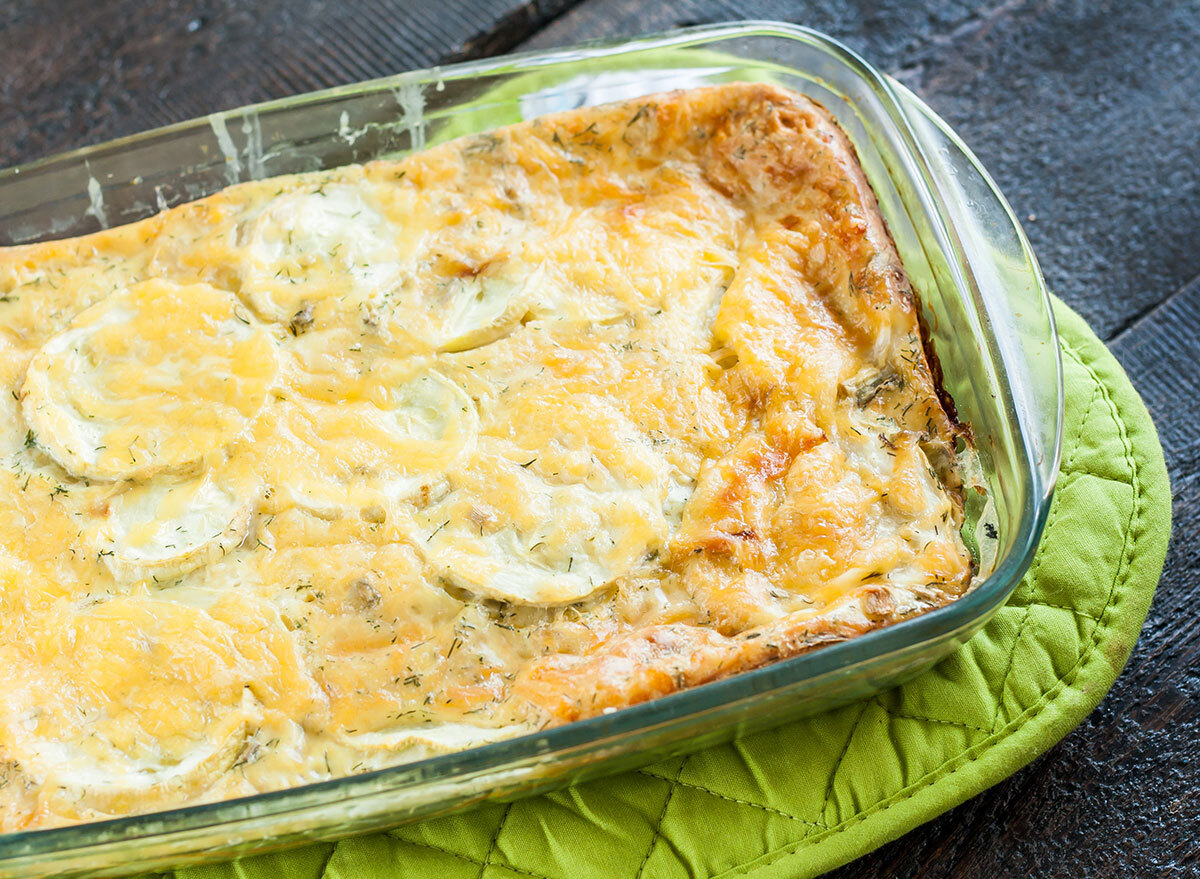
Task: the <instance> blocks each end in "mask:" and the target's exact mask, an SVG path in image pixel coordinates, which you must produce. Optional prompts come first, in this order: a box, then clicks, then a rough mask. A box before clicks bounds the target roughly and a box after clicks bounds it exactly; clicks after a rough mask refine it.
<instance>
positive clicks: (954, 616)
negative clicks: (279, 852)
mask: <svg viewBox="0 0 1200 879" xmlns="http://www.w3.org/2000/svg"><path fill="white" fill-rule="evenodd" d="M738 37H742V38H744V37H774V38H780V39H785V40H796V41H800V42H804V43H807V44H809V45H810V46H813V47H815V48H819V49H821V50H823V51H825V52H827V53H828V54H830V55H831V56H833V57H834V58H835V59H836V60H837V61H839V62H840V63H841V64H842V65H843V66H845V67H846V68H848V69H849V70H850V72H851V73H853V74H854V75H855V76H856V77H857V78H858V79H859V80H860V81H861V82H862V83H863V84H865V85H866V86H867V87H868V88H869V89H870V90H871V92H872V93H873V94H874V96H875V97H876V98H877V99H878V100H879V102H880V104H881V106H882V107H883V109H884V111H885V114H886V117H887V119H886V121H887V122H888V123H889V124H890V125H892V126H893V127H894V129H895V131H896V133H898V134H899V136H900V139H901V140H902V142H903V143H904V145H905V147H906V148H907V150H908V153H909V155H908V158H910V159H911V160H912V161H913V162H914V164H915V165H916V167H917V170H918V171H919V172H920V174H921V177H920V180H919V183H920V184H921V185H922V186H923V187H924V189H925V192H924V193H923V195H924V196H925V198H926V199H927V200H929V201H930V202H931V203H932V204H933V205H935V206H939V205H941V204H942V203H943V201H944V200H943V199H942V197H941V195H940V193H938V192H937V190H936V187H934V186H932V185H931V183H930V180H931V178H933V177H934V176H935V175H934V174H933V172H931V171H930V168H929V164H928V161H927V159H926V157H925V155H924V151H923V150H922V148H921V146H920V143H919V141H918V139H917V138H916V136H915V134H914V133H913V130H912V128H911V126H910V124H909V122H908V120H907V118H906V116H905V112H904V110H903V108H902V105H901V100H900V98H899V95H900V94H902V95H903V97H904V100H905V101H907V102H910V103H912V104H913V106H914V107H916V108H917V109H918V110H919V111H920V112H922V113H923V114H924V115H925V116H926V117H927V118H928V119H929V120H930V121H931V122H932V123H933V124H934V125H935V126H936V127H937V128H939V129H940V130H941V132H942V133H943V134H945V135H946V136H947V137H948V138H949V139H950V140H951V141H952V142H953V143H954V144H955V145H956V146H957V147H958V148H959V149H961V150H962V152H963V155H964V156H965V157H966V158H967V159H968V160H969V161H970V162H971V163H972V164H973V165H974V167H975V168H976V169H977V170H978V171H979V173H980V176H981V178H982V180H983V181H984V182H985V183H986V184H987V186H988V187H989V189H990V190H991V192H992V194H993V195H994V196H995V197H996V199H997V201H998V202H999V204H1000V205H1001V206H1002V207H1003V209H1004V210H1005V212H1006V213H1007V215H1008V217H1009V220H1010V221H1011V223H1012V225H1013V228H1014V229H1015V231H1016V234H1017V236H1018V238H1019V240H1020V243H1021V247H1022V251H1023V253H1024V255H1025V257H1026V258H1027V259H1028V261H1029V265H1030V266H1031V268H1032V269H1033V275H1034V279H1035V281H1036V284H1037V291H1036V292H1037V293H1038V294H1039V295H1040V298H1041V299H1042V301H1043V304H1044V306H1045V310H1046V315H1047V317H1048V321H1049V333H1050V337H1049V340H1050V341H1053V342H1055V351H1054V353H1055V359H1056V361H1057V372H1058V386H1059V395H1058V412H1057V430H1056V433H1055V438H1054V439H1055V441H1054V446H1053V448H1052V449H1048V450H1047V453H1048V454H1050V455H1051V456H1052V460H1050V461H1049V462H1048V465H1049V466H1048V469H1047V472H1048V473H1049V474H1050V476H1049V478H1048V479H1046V478H1043V476H1042V474H1041V473H1040V472H1039V470H1038V468H1037V466H1036V465H1034V464H1032V463H1031V457H1032V454H1033V452H1032V450H1031V448H1030V445H1029V438H1028V437H1027V436H1025V435H1024V434H1023V433H1022V434H1021V435H1020V439H1021V441H1022V443H1023V444H1024V446H1023V447H1024V451H1025V454H1026V458H1025V460H1026V466H1027V468H1028V472H1029V473H1030V474H1031V475H1032V477H1033V482H1032V486H1031V488H1032V491H1031V494H1030V497H1029V499H1028V501H1027V505H1030V504H1031V505H1032V508H1031V509H1030V510H1027V512H1028V515H1025V516H1023V517H1022V519H1021V528H1020V530H1019V531H1018V534H1017V535H1016V537H1015V539H1014V541H1013V548H1012V550H1010V552H1009V553H1008V554H1007V555H1006V556H1005V558H1004V559H1003V560H1002V561H1001V563H1000V564H999V565H998V566H997V567H996V569H995V570H994V571H992V573H991V574H990V575H989V576H988V577H986V578H985V579H984V580H983V581H981V582H979V583H978V584H975V585H974V586H973V587H972V589H971V590H970V591H969V592H968V593H966V594H965V595H963V596H962V597H961V598H959V599H957V600H955V601H953V602H951V603H949V604H947V605H944V606H942V607H940V608H937V609H935V610H933V611H930V612H927V613H925V614H922V615H920V616H917V617H914V618H911V619H908V620H905V621H903V622H900V623H895V624H893V625H890V626H886V627H883V628H878V629H873V630H871V631H869V632H866V633H864V634H862V635H860V636H857V637H855V638H852V639H849V640H847V641H842V642H836V643H832V644H827V645H824V646H821V647H819V648H816V649H813V650H810V651H808V652H806V653H802V654H799V655H797V656H793V657H791V658H788V659H783V660H779V661H776V662H773V663H770V664H768V665H764V666H761V667H759V668H755V669H751V670H749V671H745V672H742V673H739V674H737V675H733V676H731V677H728V678H723V679H720V680H717V681H713V682H710V683H707V684H703V685H700V686H696V687H692V688H689V689H686V690H683V691H679V692H676V693H672V694H670V695H667V696H662V697H659V698H656V699H653V700H650V701H647V702H643V703H640V704H637V705H633V706H629V707H627V708H623V709H620V710H619V711H616V712H613V713H611V714H607V715H601V716H598V717H593V718H589V719H586V720H580V721H575V722H572V723H569V724H564V725H562V726H559V727H555V728H552V729H548V730H543V731H540V732H535V733H532V734H528V735H524V736H520V737H518V738H514V739H509V740H505V741H500V742H495V743H492V744H488V745H483V746H479V747H475V748H471V749H468V750H465V751H461V752H454V753H449V754H443V755H438V756H435V757H430V758H426V759H423V760H419V761H414V762H409V763H402V764H399V765H397V766H392V767H387V768H383V769H377V770H372V771H370V772H366V773H362V774H359V775H350V776H344V777H341V778H335V779H329V780H325V781H319V782H313V783H309V784H304V785H299V786H296V787H290V788H284V789H281V790H276V791H267V792H263V793H257V794H251V795H247V796H245V797H239V798H235V799H230V800H222V801H218V802H212V803H201V804H197V805H191V806H181V807H177V808H173V809H166V810H162V811H157V812H151V813H146V814H139V815H131V816H125V817H120V818H111V819H105V820H100V821H90V822H86V823H81V824H74V825H68V826H65V827H55V828H48V829H40V830H23V831H15V832H10V833H2V834H0V866H3V863H4V862H5V861H7V860H9V859H10V858H16V857H20V858H27V857H30V856H36V855H38V854H49V853H54V852H62V851H67V850H76V851H81V850H86V849H87V848H90V847H93V846H101V845H110V844H113V843H118V842H132V841H137V840H149V839H153V838H156V837H161V836H167V835H171V834H174V833H178V832H180V831H185V830H186V831H195V830H200V829H203V828H206V827H213V826H217V825H220V824H224V823H229V822H231V821H236V820H244V819H255V818H262V817H266V816H269V815H282V814H286V813H288V812H292V811H296V810H302V809H305V808H308V807H312V806H319V805H327V804H328V802H329V799H328V798H326V797H323V796H322V795H323V794H328V793H330V792H336V793H338V794H340V795H341V796H339V797H338V799H339V800H344V801H349V800H352V799H354V798H356V797H360V796H366V795H370V794H374V793H379V792H381V791H386V790H390V789H398V788H399V787H401V786H403V785H404V784H405V782H409V783H412V782H418V783H419V782H436V781H439V780H441V781H451V780H453V779H454V778H459V777H465V776H467V775H472V774H476V773H479V772H484V771H487V770H488V769H489V768H492V769H497V770H499V771H503V768H504V766H505V765H506V764H509V763H513V762H515V761H516V760H519V759H522V758H526V759H528V758H537V757H539V756H552V755H562V754H564V753H568V752H570V751H572V750H574V749H577V748H580V747H584V746H589V745H594V744H596V743H597V742H601V741H603V740H605V739H609V738H615V737H620V736H624V735H628V734H631V733H635V732H637V731H645V730H649V729H652V728H654V727H655V726H656V724H657V723H659V722H662V721H666V720H667V719H669V718H674V717H678V716H684V715H699V714H703V713H705V712H706V711H711V710H714V709H718V708H720V707H722V706H727V705H729V704H732V703H735V702H737V701H739V699H744V698H746V697H749V696H753V695H755V694H758V693H762V692H766V691H770V690H772V689H775V688H777V687H779V686H781V685H784V684H787V683H795V682H796V681H798V680H803V679H804V678H817V677H820V676H822V675H825V674H829V673H832V672H836V671H838V670H839V669H842V668H847V667H851V666H853V665H854V664H855V663H856V662H858V661H860V660H863V659H866V658H876V657H880V656H884V655H886V654H888V653H892V652H896V651H899V650H902V649H904V648H905V647H909V646H912V645H913V644H916V643H920V642H922V641H926V640H931V639H933V638H936V637H939V636H944V635H947V634H951V633H954V632H955V631H959V630H964V629H966V628H968V627H969V626H970V625H971V624H972V622H974V621H975V620H977V619H980V618H982V617H984V616H986V615H987V614H988V612H989V611H990V610H992V609H993V608H994V607H996V606H998V605H999V604H1000V603H1002V602H1003V601H1005V600H1006V599H1007V597H1008V595H1009V594H1010V593H1011V591H1012V590H1013V589H1014V588H1015V587H1016V585H1017V583H1018V582H1019V581H1020V578H1021V576H1022V575H1023V574H1024V572H1025V570H1026V569H1027V568H1028V565H1029V563H1030V562H1031V560H1032V557H1033V553H1034V551H1035V550H1036V547H1037V543H1038V540H1039V538H1040V536H1041V533H1042V530H1043V529H1044V527H1045V523H1046V519H1047V516H1048V512H1049V506H1050V500H1051V497H1052V494H1053V491H1054V485H1055V479H1056V476H1057V473H1058V464H1059V459H1060V455H1061V434H1062V419H1063V395H1062V362H1061V356H1060V355H1059V352H1058V347H1057V338H1058V334H1057V329H1056V326H1055V322H1054V314H1053V310H1052V308H1051V305H1050V297H1049V291H1048V289H1047V287H1046V284H1045V281H1044V279H1043V277H1042V273H1041V270H1040V268H1039V266H1038V263H1037V259H1036V257H1035V255H1034V254H1033V251H1032V248H1031V247H1030V244H1029V242H1028V239H1027V238H1026V236H1025V233H1024V230H1023V229H1022V228H1021V226H1020V223H1019V222H1018V221H1017V219H1016V216H1015V214H1014V213H1013V211H1012V208H1011V207H1010V206H1009V204H1008V202H1007V200H1006V199H1005V198H1004V196H1003V194H1002V193H1001V192H1000V191H999V189H998V187H997V186H996V184H995V182H994V181H993V180H992V178H991V176H990V175H989V174H988V173H987V171H986V170H985V169H984V168H983V166H982V164H981V163H980V162H979V160H978V159H977V158H976V156H975V155H974V153H973V152H971V150H970V149H969V148H968V147H967V146H966V145H965V144H964V143H963V142H962V140H961V139H960V138H959V137H958V135H957V134H956V133H955V132H954V131H953V130H952V129H951V128H950V126H949V125H948V124H946V123H945V122H944V121H943V120H942V119H941V117H940V116H938V115H937V114H936V113H935V112H933V111H932V110H931V109H930V108H929V107H928V106H927V105H926V104H925V103H924V102H923V101H922V100H921V99H920V98H919V97H917V96H916V95H914V94H913V93H912V92H910V91H909V90H908V89H907V88H905V87H904V86H903V85H902V84H900V83H898V82H896V81H895V80H893V79H892V78H891V77H889V76H888V75H886V74H884V73H882V72H881V71H879V70H878V69H877V68H875V67H874V66H873V65H871V64H870V63H869V62H867V61H866V60H864V59H863V58H862V57H861V56H859V55H858V54H857V53H856V52H855V51H854V50H852V49H850V48H849V47H847V46H845V45H844V44H842V43H841V42H839V41H838V40H836V39H834V38H832V37H829V36H827V35H826V34H824V33H821V32H820V31H817V30H814V29H811V28H808V27H804V26H801V25H795V24H791V23H786V22H778V21H770V20H746V21H738V22H725V23H718V24H709V25H699V26H695V27H689V28H681V29H678V30H674V31H671V32H668V33H652V34H646V35H641V36H637V37H634V38H631V39H626V40H597V41H589V42H585V43H581V44H577V45H573V46H570V47H565V48H557V49H550V50H541V51H530V52H521V53H513V54H507V55H502V56H497V57H494V58H486V59H480V60H476V61H468V62H463V63H459V64H453V65H447V66H445V67H441V66H434V67H430V68H425V69H421V70H413V71H406V72H403V73H400V74H396V75H393V76H387V77H381V78H376V79H370V80H364V81H361V82H356V83H351V84H347V85H342V86H336V87H334V88H329V89H322V90H319V91H313V92H306V93H304V94H300V95H295V96H291V97H285V98H279V99H274V100H270V101H265V102H260V103H256V104H249V105H245V106H241V107H237V108H233V109H230V110H225V111H219V112H216V113H212V114H209V115H208V116H202V117H198V118H197V119H188V120H184V121H181V122H177V123H173V124H171V125H167V126H161V127H158V128H154V129H149V130H147V131H143V132H138V133H136V134H131V135H126V136H124V137H120V138H115V139H112V140H108V141H104V142H101V143H98V144H93V145H89V146H84V147H80V148H77V149H74V150H70V151H67V152H63V153H58V154H56V155H52V156H48V157H45V158H42V159H37V160H34V161H31V162H27V163H23V164H20V165H15V166H12V167H9V168H4V169H0V185H2V184H3V183H4V182H6V181H7V180H9V179H10V178H12V177H16V176H18V175H20V174H28V173H30V172H34V171H39V170H41V169H43V168H46V167H49V166H51V165H53V164H58V163H67V162H73V161H84V160H86V159H87V158H89V157H91V156H94V155H96V154H98V153H100V152H102V151H110V150H115V149H121V148H126V147H131V146H134V145H137V144H140V143H144V142H146V141H149V140H152V139H157V138H161V137H166V136H169V135H171V134H173V133H175V132H182V131H184V130H186V129H187V128H189V127H190V126H193V125H195V124H196V123H197V122H198V121H202V120H205V119H210V118H213V117H221V118H226V117H232V116H235V115H240V114H244V113H248V112H256V113H262V112H270V111H272V110H282V109H295V108H297V107H302V106H304V105H306V104H309V103H318V102H323V101H327V100H329V99H331V98H339V97H353V96H355V95H358V94H361V93H364V92H368V91H373V90H375V89H378V88H389V89H394V88H396V87H398V86H401V85H405V84H408V83H410V82H426V81H429V80H431V79H434V78H436V80H437V81H441V82H449V81H453V80H463V79H473V78H477V77H480V76H486V75H498V74H503V73H506V72H510V71H511V72H513V73H521V72H528V71H530V70H533V69H537V68H539V67H544V66H551V65H554V64H557V63H564V62H570V61H578V60H584V59H587V58H594V57H615V56H619V55H623V54H633V53H637V52H641V51H646V50H652V49H668V48H675V49H682V48H686V47H688V46H690V45H693V44H699V43H710V42H714V41H718V40H722V39H733V38H738ZM764 63H766V62H764ZM929 219H930V221H931V222H933V223H935V224H937V225H939V226H941V227H942V231H943V233H944V232H945V231H946V229H945V227H946V223H945V219H944V214H942V213H941V212H935V215H933V216H930V218H929ZM389 782H391V783H389ZM396 782H398V784H397V783H396ZM310 799H311V800H312V802H305V800H310ZM147 825H152V826H147Z"/></svg>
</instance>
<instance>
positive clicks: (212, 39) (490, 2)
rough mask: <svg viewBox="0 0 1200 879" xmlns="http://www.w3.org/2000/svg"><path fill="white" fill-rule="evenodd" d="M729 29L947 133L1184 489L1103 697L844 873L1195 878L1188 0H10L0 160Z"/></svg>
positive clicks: (1199, 101) (1195, 371)
mask: <svg viewBox="0 0 1200 879" xmlns="http://www.w3.org/2000/svg"><path fill="white" fill-rule="evenodd" d="M738 18H773V19H780V20H786V21H793V22H797V23H800V24H806V25H809V26H812V27H815V28H818V29H820V30H823V31H825V32H827V33H829V34H831V35H833V36H835V37H837V38H839V39H841V40H842V41H844V42H846V43H847V44H849V45H850V46H852V47H853V48H855V49H857V50H859V51H860V52H861V53H862V54H863V55H865V56H866V57H867V58H868V59H870V60H871V61H873V62H874V63H875V64H877V65H879V66H880V67H882V68H883V69H885V70H887V71H889V72H891V73H893V74H895V75H896V76H898V77H899V78H900V79H901V80H903V81H904V82H905V83H906V84H908V85H909V86H910V87H912V88H913V89H915V90H916V91H917V92H918V93H919V94H920V95H922V96H923V97H924V98H925V99H926V100H927V101H928V102H929V103H930V104H931V105H932V106H933V107H934V109H935V110H937V111H938V112H939V113H941V114H942V115H943V116H944V117H945V118H946V119H947V120H949V122H950V123H951V124H952V125H953V126H954V127H955V128H956V129H957V130H958V132H959V133H960V134H961V135H962V136H963V137H964V139H965V140H966V141H967V142H968V143H969V144H970V145H971V146H972V147H973V148H974V149H975V151H976V152H977V153H978V155H979V156H980V158H981V159H982V160H983V162H984V164H985V165H986V166H987V167H988V168H989V169H990V170H991V172H992V174H993V175H994V176H995V177H996V179H997V180H998V181H999V183H1000V186H1001V188H1002V189H1003V190H1004V192H1005V193H1006V194H1007V195H1008V197H1009V200H1010V201H1011V202H1012V204H1013V207H1014V208H1015V209H1016V211H1017V213H1018V215H1019V216H1021V217H1022V219H1023V220H1024V221H1025V228H1026V230H1027V231H1028V233H1029V236H1030V238H1031V239H1032V241H1033V244H1034V247H1035V249H1036V251H1037V253H1038V255H1039V257H1040V258H1041V262H1042V267H1043V268H1044V270H1045V273H1046V277H1047V278H1048V279H1049V281H1050V284H1051V285H1052V287H1053V288H1054V289H1055V290H1056V291H1057V292H1058V294H1059V295H1060V296H1062V297H1063V298H1065V299H1066V300H1067V301H1068V302H1069V303H1070V304H1071V305H1073V306H1074V307H1075V308H1076V309H1078V310H1079V311H1081V312H1082V313H1083V314H1084V316H1085V317H1087V319H1088V320H1089V321H1091V323H1092V326H1093V327H1094V328H1095V329H1096V331H1097V332H1098V333H1099V334H1100V335H1101V337H1103V338H1104V339H1106V340H1107V341H1108V343H1109V345H1110V346H1111V347H1112V349H1113V350H1114V351H1115V352H1116V354H1117V356H1118V357H1119V358H1120V359H1121V360H1122V362H1123V363H1124V364H1125V366H1126V368H1127V369H1128V370H1129V372H1130V374H1131V375H1132V377H1133V380H1134V383H1135V384H1136V385H1137V386H1138V388H1139V389H1140V390H1141V392H1142V394H1143V395H1144V396H1145V398H1146V401H1147V403H1148V404H1149V406H1150V409H1151V412H1152V413H1153V414H1154V416H1155V419H1156V421H1157V423H1158V426H1159V430H1160V432H1161V436H1162V440H1163V445H1164V446H1165V448H1166V453H1167V462H1168V465H1169V466H1170V469H1171V480H1172V485H1173V486H1174V492H1175V526H1174V537H1173V540H1172V544H1171V550H1170V554H1169V556H1168V558H1167V566H1166V571H1165V573H1164V575H1163V580H1162V585H1161V586H1160V588H1159V591H1158V596H1157V598H1156V599H1155V602H1154V606H1153V608H1152V609H1151V611H1150V618H1149V621H1148V622H1147V623H1146V627H1145V630H1144V631H1143V633H1142V638H1141V640H1140V642H1139V643H1138V645H1137V647H1136V649H1135V650H1134V652H1133V657H1132V658H1131V659H1130V662H1129V666H1128V667H1127V668H1126V670H1125V672H1124V674H1123V675H1122V676H1121V678H1120V680H1118V682H1117V684H1116V686H1115V687H1114V688H1113V690H1112V692H1111V693H1110V694H1109V695H1108V697H1107V698H1106V699H1105V700H1104V701H1103V703H1102V704H1101V705H1100V707H1099V709H1097V711H1096V712H1094V713H1093V714H1092V715H1091V716H1090V717H1089V718H1088V719H1087V720H1086V721H1085V722H1084V723H1083V724H1082V725H1081V726H1080V727H1079V728H1078V729H1077V730H1075V731H1074V732H1073V733H1072V734H1071V735H1069V736H1067V738H1066V739H1065V740H1064V741H1063V742H1062V743H1060V744H1059V745H1057V746H1056V747H1054V748H1052V749H1051V750H1050V751H1049V753H1047V754H1046V755H1044V756H1042V757H1041V758H1039V759H1037V760H1035V761H1034V762H1033V763H1032V765H1030V766H1029V767H1027V768H1026V769H1024V770H1022V771H1021V772H1018V773H1017V774H1016V775H1015V776H1013V777H1012V778H1010V779H1008V780H1007V781H1005V782H1004V783H1002V784H999V785H997V786H996V787H994V788H992V789H991V790H989V791H987V792H986V793H984V794H982V795H980V796H978V797H976V798H975V799H974V800H972V801H970V802H968V803H966V804H965V805H963V806H960V807H959V808H957V809H955V810H953V811H951V812H949V813H948V814H946V815H944V816H942V817H941V818H939V819H937V820H935V821H933V822H931V823H929V824H927V825H925V826H923V827H921V828H919V829H917V830H915V831H913V832H912V833H910V834H909V835H908V836H906V837H904V838H903V839H900V840H898V841H897V842H894V843H892V844H890V845H887V846H884V847H883V848H882V849H880V850H879V851H877V852H875V853H874V854H872V855H869V856H868V857H866V858H863V859H862V860H860V861H857V862H855V863H853V864H850V865H848V866H846V867H844V868H842V869H841V870H839V871H837V872H836V873H835V874H834V875H835V876H837V877H840V879H849V877H877V876H889V877H890V876H905V877H908V876H921V877H948V876H961V877H986V879H990V877H1008V876H1036V877H1039V879H1051V877H1079V876H1102V877H1142V876H1156V877H1184V876H1200V614H1198V613H1197V609H1196V605H1197V603H1198V602H1200V565H1198V561H1200V559H1198V556H1200V528H1198V526H1200V476H1198V474H1197V469H1198V468H1197V464H1198V458H1200V407H1198V406H1197V403H1196V391H1197V389H1198V388H1200V366H1198V363H1200V51H1198V49H1197V47H1198V46H1200V3H1197V2H1196V0H1190V2H1189V0H1182V2H1169V0H1162V2H1158V0H1148V2H1121V0H1099V2H1097V0H1078V2H1062V0H1006V2H999V0H996V2H990V3H982V4H976V3H972V2H968V0H931V2H926V3H924V4H917V3H911V2H905V0H810V2H786V0H677V2H674V3H655V2H641V0H582V2H575V0H433V2H426V0H364V2H358V3H354V2H348V3H337V2H329V3H323V2H320V0H292V2H289V0H207V2H188V0H106V2H98V0H69V2H59V3H48V2H41V0H16V2H9V3H7V4H4V5H3V6H0V166H5V165H10V164H13V163H17V162H23V161H26V160H29V159H35V158H38V157H41V156H45V155H50V154H52V153H56V152H59V151H61V150H65V149H68V148H71V147H76V146H82V145H84V144H89V143H94V142H97V141H102V140H107V139H109V138H112V137H116V136H118V135H122V134H128V133H131V132H135V131H140V130H142V129H145V128H149V127H153V126H157V125H162V124H165V123H168V122H174V121H177V120H180V119H185V118H189V117H192V116H198V115H201V114H204V113H208V112H211V111H214V110H220V109H226V108H230V107H235V106H238V105H240V104H245V103H249V102H252V101H261V100H264V99H267V98H275V97H282V96H285V95H290V94H295V93H298V92H305V91H309V90H312V89H317V88H323V87H326V86H331V85H338V84H342V83H347V82H353V81H356V80H360V79H364V78H368V77H374V76H382V75H385V74H389V73H395V72H399V71H402V70H406V69H411V68H415V67H424V66H428V65H431V64H436V63H443V62H446V61H452V60H460V59H464V58H472V57H479V56H482V55H488V54H495V53H500V52H507V51H511V50H514V49H521V48H527V47H550V46H558V45H566V44H570V43H575V42H579V41H582V40H587V39H593V38H598V37H615V36H626V35H632V34H636V33H643V32H648V31H658V30H667V29H670V28H673V27H678V26H681V25H686V24H696V23H704V22H714V21H725V20H732V19H738ZM1189 389H1190V390H1189Z"/></svg>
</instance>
